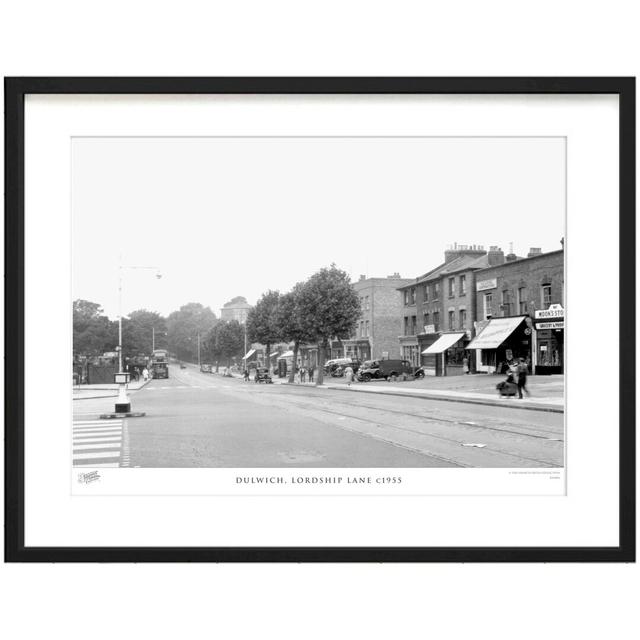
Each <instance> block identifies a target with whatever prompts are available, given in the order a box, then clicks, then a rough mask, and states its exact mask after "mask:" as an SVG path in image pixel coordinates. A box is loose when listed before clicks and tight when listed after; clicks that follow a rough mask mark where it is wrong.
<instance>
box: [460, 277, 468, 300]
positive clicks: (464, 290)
mask: <svg viewBox="0 0 640 640" xmlns="http://www.w3.org/2000/svg"><path fill="white" fill-rule="evenodd" d="M466 293H467V276H460V295H461V296H463V295H465V294H466Z"/></svg>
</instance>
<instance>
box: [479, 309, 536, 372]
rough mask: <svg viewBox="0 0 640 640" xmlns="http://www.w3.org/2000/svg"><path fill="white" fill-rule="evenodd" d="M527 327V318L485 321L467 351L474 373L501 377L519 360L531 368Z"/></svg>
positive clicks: (518, 317)
mask: <svg viewBox="0 0 640 640" xmlns="http://www.w3.org/2000/svg"><path fill="white" fill-rule="evenodd" d="M531 324H532V323H531V318H529V317H528V316H516V317H507V318H492V319H491V320H488V321H487V323H486V324H485V325H484V328H483V329H481V330H480V332H479V333H478V335H477V336H476V337H475V338H474V339H473V340H472V341H471V342H470V343H469V345H468V347H467V349H469V350H473V351H475V367H476V371H478V372H484V373H504V372H505V371H506V369H507V368H508V367H509V365H510V364H512V363H514V362H516V361H517V360H518V359H519V358H524V359H525V361H526V362H527V364H528V365H529V366H531V357H532V349H531V343H532V333H533V332H532V329H531V326H530V325H531Z"/></svg>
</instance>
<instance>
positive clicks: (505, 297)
mask: <svg viewBox="0 0 640 640" xmlns="http://www.w3.org/2000/svg"><path fill="white" fill-rule="evenodd" d="M500 306H501V307H502V315H503V316H510V315H511V298H510V296H509V289H505V290H504V291H503V292H502V303H501V305H500Z"/></svg>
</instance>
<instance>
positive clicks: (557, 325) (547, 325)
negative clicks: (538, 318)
mask: <svg viewBox="0 0 640 640" xmlns="http://www.w3.org/2000/svg"><path fill="white" fill-rule="evenodd" d="M536 329H538V331H540V330H541V329H564V320H561V321H560V322H536Z"/></svg>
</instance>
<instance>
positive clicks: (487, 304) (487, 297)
mask: <svg viewBox="0 0 640 640" xmlns="http://www.w3.org/2000/svg"><path fill="white" fill-rule="evenodd" d="M492 304H493V294H491V293H485V294H484V318H485V320H489V319H490V318H491V317H492V315H493V314H492V309H491V306H492Z"/></svg>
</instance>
